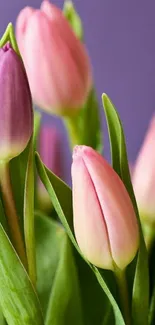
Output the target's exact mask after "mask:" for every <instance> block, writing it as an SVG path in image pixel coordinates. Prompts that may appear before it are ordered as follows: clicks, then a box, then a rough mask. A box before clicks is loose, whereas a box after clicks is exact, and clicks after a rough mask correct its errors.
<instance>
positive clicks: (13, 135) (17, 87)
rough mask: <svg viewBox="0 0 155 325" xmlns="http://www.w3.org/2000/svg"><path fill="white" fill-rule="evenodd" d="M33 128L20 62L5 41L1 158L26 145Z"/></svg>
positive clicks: (0, 62)
mask: <svg viewBox="0 0 155 325" xmlns="http://www.w3.org/2000/svg"><path fill="white" fill-rule="evenodd" d="M32 131H33V112H32V100H31V93H30V89H29V85H28V80H27V76H26V72H25V69H24V65H23V62H22V60H21V58H20V57H19V56H18V55H17V53H16V52H15V51H14V50H13V48H12V47H11V44H10V43H9V42H8V43H7V44H5V46H4V47H3V48H1V49H0V159H1V160H6V161H9V160H10V159H12V158H13V157H15V156H17V155H19V154H20V153H21V152H22V151H23V150H24V149H25V148H26V146H27V144H28V141H29V140H30V137H31V135H32Z"/></svg>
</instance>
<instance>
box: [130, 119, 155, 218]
mask: <svg viewBox="0 0 155 325" xmlns="http://www.w3.org/2000/svg"><path fill="white" fill-rule="evenodd" d="M132 181H133V187H134V191H135V196H136V200H137V204H138V208H139V212H140V215H141V217H143V218H144V220H146V221H149V222H155V117H153V119H152V121H151V123H150V126H149V129H148V131H147V134H146V137H145V139H144V143H143V146H142V148H141V150H140V152H139V155H138V158H137V161H136V164H135V166H134V172H133V178H132Z"/></svg>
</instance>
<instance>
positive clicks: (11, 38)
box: [0, 23, 20, 56]
mask: <svg viewBox="0 0 155 325" xmlns="http://www.w3.org/2000/svg"><path fill="white" fill-rule="evenodd" d="M7 42H10V43H11V46H12V48H13V49H14V51H15V52H16V53H17V54H18V55H19V56H20V52H19V48H18V45H17V41H16V37H15V33H14V28H13V25H12V23H9V24H8V26H7V28H6V30H5V32H4V34H3V36H2V38H1V39H0V48H1V47H3V46H4V45H5V44H6V43H7Z"/></svg>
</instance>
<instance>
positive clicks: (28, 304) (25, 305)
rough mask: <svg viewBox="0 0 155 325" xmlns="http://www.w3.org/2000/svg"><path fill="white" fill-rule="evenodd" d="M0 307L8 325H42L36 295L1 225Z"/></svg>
mask: <svg viewBox="0 0 155 325" xmlns="http://www.w3.org/2000/svg"><path fill="white" fill-rule="evenodd" d="M0 305H1V307H2V311H3V314H4V316H5V318H6V320H7V323H8V325H21V324H22V325H43V317H42V312H41V309H40V304H39V301H38V298H37V295H36V293H35V291H34V289H33V287H32V284H31V282H30V280H29V277H28V275H27V273H26V271H25V269H24V267H23V265H22V264H21V262H20V260H19V258H18V256H17V254H16V252H15V250H14V248H13V247H12V245H11V243H10V241H9V239H8V237H7V235H6V233H5V232H4V230H3V228H2V226H1V225H0Z"/></svg>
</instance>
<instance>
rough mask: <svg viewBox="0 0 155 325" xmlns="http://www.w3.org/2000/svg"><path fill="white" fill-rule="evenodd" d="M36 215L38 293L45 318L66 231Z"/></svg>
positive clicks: (56, 223)
mask: <svg viewBox="0 0 155 325" xmlns="http://www.w3.org/2000/svg"><path fill="white" fill-rule="evenodd" d="M36 213H37V214H36V218H35V237H36V260H37V292H38V296H39V300H40V303H41V306H42V310H43V315H44V317H45V315H46V311H47V306H48V301H49V297H50V293H51V290H52V286H53V282H54V278H55V274H56V270H57V267H58V263H59V259H60V254H61V248H62V243H63V238H64V229H63V228H62V226H61V225H60V224H58V222H55V221H53V220H52V219H50V218H49V217H46V216H45V215H41V214H40V212H36ZM45 278H46V281H45Z"/></svg>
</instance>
